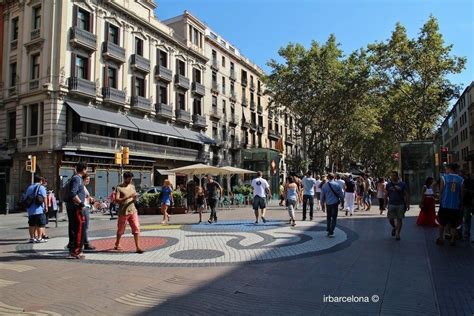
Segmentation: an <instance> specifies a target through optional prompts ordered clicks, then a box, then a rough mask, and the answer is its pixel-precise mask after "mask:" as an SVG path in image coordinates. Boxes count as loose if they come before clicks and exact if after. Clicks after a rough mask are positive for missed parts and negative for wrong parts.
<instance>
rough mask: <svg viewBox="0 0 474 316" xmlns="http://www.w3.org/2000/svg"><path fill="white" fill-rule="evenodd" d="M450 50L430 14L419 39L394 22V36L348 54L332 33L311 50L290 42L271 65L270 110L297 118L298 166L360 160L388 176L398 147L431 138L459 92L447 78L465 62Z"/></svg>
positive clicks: (347, 165) (318, 168) (317, 166)
mask: <svg viewBox="0 0 474 316" xmlns="http://www.w3.org/2000/svg"><path fill="white" fill-rule="evenodd" d="M451 50H452V45H446V44H445V43H444V40H443V36H442V34H441V33H440V31H439V26H438V22H437V20H436V19H435V18H434V17H433V16H430V17H429V19H428V20H427V21H426V23H425V24H424V25H423V27H422V28H421V30H420V32H419V34H418V36H417V37H416V38H412V39H410V38H408V36H407V33H406V29H405V28H404V27H403V26H402V25H401V24H400V23H397V24H396V26H395V30H394V31H393V32H392V34H391V37H390V38H389V39H387V40H385V41H381V42H376V43H371V44H369V45H368V46H367V47H366V48H361V49H358V50H356V51H354V52H351V53H350V54H348V55H347V56H346V55H344V54H343V52H342V50H341V49H340V44H339V43H338V42H337V40H336V37H335V35H333V34H331V35H330V36H329V38H328V39H327V41H326V42H325V43H322V44H320V43H318V42H316V41H312V42H311V44H310V46H309V47H308V48H305V47H304V46H303V45H301V44H294V43H289V44H288V45H287V46H286V47H283V48H281V49H280V50H279V51H278V54H279V56H280V57H281V58H282V60H283V61H282V62H278V61H276V60H273V59H272V60H270V61H269V62H268V65H269V67H270V68H271V73H270V74H269V75H268V76H266V78H265V83H266V87H267V91H268V93H269V94H271V96H272V103H271V104H270V107H271V108H273V109H277V110H285V111H289V112H291V113H293V115H294V117H295V124H296V127H297V128H298V130H299V131H300V133H301V144H302V153H303V156H302V157H300V161H311V162H312V163H311V167H312V168H313V169H315V171H320V172H323V171H325V169H327V167H330V168H332V166H336V168H339V169H345V170H347V169H348V168H350V166H351V164H355V163H361V164H362V165H364V166H365V167H366V168H367V169H370V170H372V171H373V172H377V173H379V174H383V173H385V172H386V171H388V170H389V169H390V168H392V167H393V165H394V163H395V162H394V160H393V153H394V152H397V151H398V143H399V142H400V141H410V140H422V139H427V138H429V137H431V136H432V134H433V132H434V128H435V127H436V122H438V120H439V119H440V118H441V117H442V116H444V115H445V114H446V111H447V109H448V105H449V101H450V100H452V99H453V98H455V97H457V96H458V95H459V91H460V87H459V86H457V85H455V84H453V83H452V82H450V81H449V79H448V78H447V76H448V75H450V74H456V73H460V72H461V71H462V70H463V69H464V66H465V63H466V58H464V57H457V56H452V55H451ZM326 157H329V161H330V166H328V165H327V164H326ZM293 160H297V159H295V157H293ZM305 167H308V166H305ZM295 171H296V170H295ZM298 171H303V170H298Z"/></svg>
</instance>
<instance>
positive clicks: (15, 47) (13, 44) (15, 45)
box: [10, 40, 18, 50]
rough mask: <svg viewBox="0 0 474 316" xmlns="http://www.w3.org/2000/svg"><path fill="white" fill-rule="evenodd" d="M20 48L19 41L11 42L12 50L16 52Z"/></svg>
mask: <svg viewBox="0 0 474 316" xmlns="http://www.w3.org/2000/svg"><path fill="white" fill-rule="evenodd" d="M17 48H18V40H13V41H11V42H10V50H15V49H17Z"/></svg>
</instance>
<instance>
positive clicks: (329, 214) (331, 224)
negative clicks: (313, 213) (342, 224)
mask: <svg viewBox="0 0 474 316" xmlns="http://www.w3.org/2000/svg"><path fill="white" fill-rule="evenodd" d="M338 206H339V203H336V204H326V225H327V229H326V230H327V231H328V233H329V234H330V235H332V234H334V229H335V228H336V222H337V212H338V211H339V207H338Z"/></svg>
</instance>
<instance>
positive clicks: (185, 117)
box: [176, 109, 191, 123]
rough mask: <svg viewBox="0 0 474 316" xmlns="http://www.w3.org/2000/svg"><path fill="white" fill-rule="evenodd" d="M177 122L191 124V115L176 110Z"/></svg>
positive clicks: (184, 111)
mask: <svg viewBox="0 0 474 316" xmlns="http://www.w3.org/2000/svg"><path fill="white" fill-rule="evenodd" d="M176 120H177V121H180V122H182V123H191V113H189V112H188V111H186V110H182V109H176Z"/></svg>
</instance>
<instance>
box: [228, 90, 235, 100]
mask: <svg viewBox="0 0 474 316" xmlns="http://www.w3.org/2000/svg"><path fill="white" fill-rule="evenodd" d="M229 99H230V102H237V94H235V91H232V90H231V91H230V96H229Z"/></svg>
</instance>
